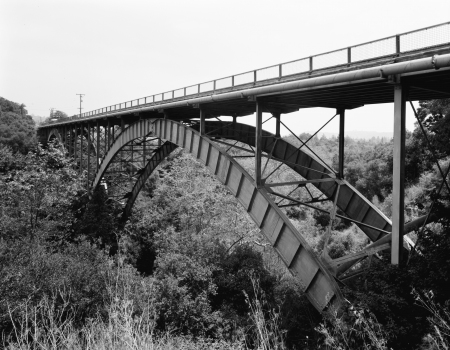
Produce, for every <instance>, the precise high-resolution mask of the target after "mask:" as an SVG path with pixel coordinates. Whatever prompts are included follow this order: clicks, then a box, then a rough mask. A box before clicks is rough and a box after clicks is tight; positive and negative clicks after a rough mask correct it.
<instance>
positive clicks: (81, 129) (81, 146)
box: [79, 124, 84, 174]
mask: <svg viewBox="0 0 450 350" xmlns="http://www.w3.org/2000/svg"><path fill="white" fill-rule="evenodd" d="M83 136H84V127H83V124H80V168H79V169H80V174H83Z"/></svg>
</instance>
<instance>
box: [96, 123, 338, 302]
mask: <svg viewBox="0 0 450 350" xmlns="http://www.w3.org/2000/svg"><path fill="white" fill-rule="evenodd" d="M150 133H152V134H153V135H154V136H157V137H159V138H161V139H164V140H167V141H168V142H166V143H165V144H164V145H167V146H162V147H161V148H160V149H164V148H165V150H164V151H161V153H160V156H158V157H157V158H155V159H153V162H154V164H153V165H149V171H150V170H151V168H152V167H153V169H154V165H155V164H157V163H159V162H160V161H161V160H162V159H163V158H162V157H163V156H164V154H165V153H167V154H169V153H170V152H171V149H172V148H173V147H175V145H178V146H179V147H182V148H184V149H185V150H187V151H188V152H190V153H192V154H193V155H194V156H195V157H196V158H197V159H199V160H200V161H201V162H202V163H203V164H205V166H206V167H207V168H208V169H209V170H210V171H211V172H213V173H214V175H215V176H216V177H217V179H218V180H219V181H220V182H221V183H222V184H223V185H225V187H227V189H228V190H229V191H230V192H231V193H232V194H233V195H234V196H235V197H236V198H237V199H238V201H239V202H240V203H241V204H242V206H243V207H244V209H245V210H246V211H247V212H248V214H249V215H250V217H251V218H252V219H253V221H254V222H255V223H256V224H257V225H258V227H259V228H260V229H261V232H262V233H263V234H264V235H265V236H266V238H267V240H268V241H269V242H270V243H271V245H272V246H273V247H274V249H275V251H276V252H277V253H278V254H279V255H280V257H281V259H282V261H283V262H284V263H285V264H286V266H287V267H288V268H289V270H290V271H291V273H292V274H293V275H294V276H295V277H296V278H297V280H298V281H299V283H300V285H301V286H302V289H303V291H304V292H305V293H306V295H307V297H308V299H309V300H310V302H311V303H312V304H313V305H314V307H315V308H316V309H317V310H319V311H324V310H325V309H327V308H329V307H330V306H334V307H337V306H338V305H339V304H340V303H341V301H342V294H341V291H340V289H339V286H338V285H337V282H336V281H335V279H334V277H333V276H332V274H331V273H330V271H329V270H328V269H327V267H326V266H325V265H324V264H323V263H322V262H321V261H320V260H319V258H318V257H317V256H316V255H315V254H314V252H313V250H312V249H311V247H310V246H309V245H308V243H307V242H306V240H305V239H304V238H303V237H302V236H301V235H300V233H299V232H298V231H297V230H296V229H295V227H294V226H293V225H292V223H291V222H290V220H289V219H288V218H287V217H286V215H285V214H284V213H283V212H282V211H281V210H280V209H279V208H278V207H277V205H276V204H275V202H274V201H273V200H272V199H271V198H270V196H269V194H268V192H267V191H266V190H265V189H264V188H257V187H256V185H255V181H254V179H253V178H252V177H251V176H250V175H249V174H248V173H247V172H246V171H245V170H244V169H243V168H242V167H241V166H240V165H239V164H238V163H237V162H236V161H235V160H234V159H233V158H231V157H230V156H229V155H228V154H227V153H226V152H224V151H223V150H221V149H220V148H219V147H217V146H216V145H215V144H214V143H213V142H212V141H211V140H209V139H208V138H206V137H202V136H201V135H200V134H199V133H198V132H197V131H195V130H193V129H191V128H189V127H187V126H185V125H183V124H181V123H178V122H175V121H171V120H168V119H157V120H141V121H138V122H136V123H135V124H133V125H130V127H129V128H127V129H125V130H124V131H123V132H122V133H121V134H120V135H119V136H118V137H117V138H116V140H115V142H114V144H113V145H112V146H111V148H110V150H109V151H108V153H107V154H106V155H105V157H104V159H103V161H102V164H101V166H100V169H99V171H98V173H97V175H96V177H95V180H94V183H93V185H94V187H95V186H98V184H99V183H100V180H101V178H102V177H103V174H104V173H105V171H106V169H107V167H108V163H109V162H110V161H111V160H112V159H113V157H114V155H115V154H116V153H117V152H118V151H119V150H120V149H121V148H122V147H123V146H124V145H125V144H127V143H128V142H130V141H131V140H133V139H134V138H137V137H142V136H145V135H148V134H150ZM164 157H165V156H164ZM150 162H152V160H150ZM150 162H149V163H150ZM146 168H147V167H146ZM141 178H142V179H141V180H140V182H141V183H143V182H145V179H146V178H145V176H141ZM140 187H142V185H139V184H136V185H135V188H136V193H137V192H138V190H139V189H140ZM136 195H137V194H136ZM131 204H132V203H131Z"/></svg>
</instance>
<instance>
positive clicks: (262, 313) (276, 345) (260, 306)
mask: <svg viewBox="0 0 450 350" xmlns="http://www.w3.org/2000/svg"><path fill="white" fill-rule="evenodd" d="M250 279H251V282H252V286H253V292H254V298H250V297H249V296H248V295H247V294H246V293H245V292H244V294H245V298H246V302H247V305H248V307H249V309H250V311H249V317H250V319H251V321H252V328H253V332H252V333H251V335H253V337H252V338H253V343H254V346H255V348H256V349H258V350H259V349H261V350H285V349H286V347H285V345H284V334H283V331H282V330H281V329H280V327H279V314H278V313H276V311H275V310H273V309H272V310H264V309H265V306H267V303H266V301H265V298H264V295H263V294H262V290H261V287H260V285H259V281H258V279H257V278H256V277H255V276H250Z"/></svg>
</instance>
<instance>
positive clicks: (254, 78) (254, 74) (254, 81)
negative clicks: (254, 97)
mask: <svg viewBox="0 0 450 350" xmlns="http://www.w3.org/2000/svg"><path fill="white" fill-rule="evenodd" d="M254 83H256V70H254V71H253V84H254Z"/></svg>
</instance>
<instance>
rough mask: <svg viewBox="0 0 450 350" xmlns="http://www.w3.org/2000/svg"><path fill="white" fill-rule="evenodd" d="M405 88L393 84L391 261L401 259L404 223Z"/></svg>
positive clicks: (399, 261) (395, 263)
mask: <svg viewBox="0 0 450 350" xmlns="http://www.w3.org/2000/svg"><path fill="white" fill-rule="evenodd" d="M406 94H407V88H406V87H405V86H402V85H401V84H396V85H395V86H394V157H393V158H394V169H393V177H392V243H391V263H392V264H393V265H398V264H400V263H401V261H402V251H403V227H404V225H405V213H404V206H405V109H406Z"/></svg>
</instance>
